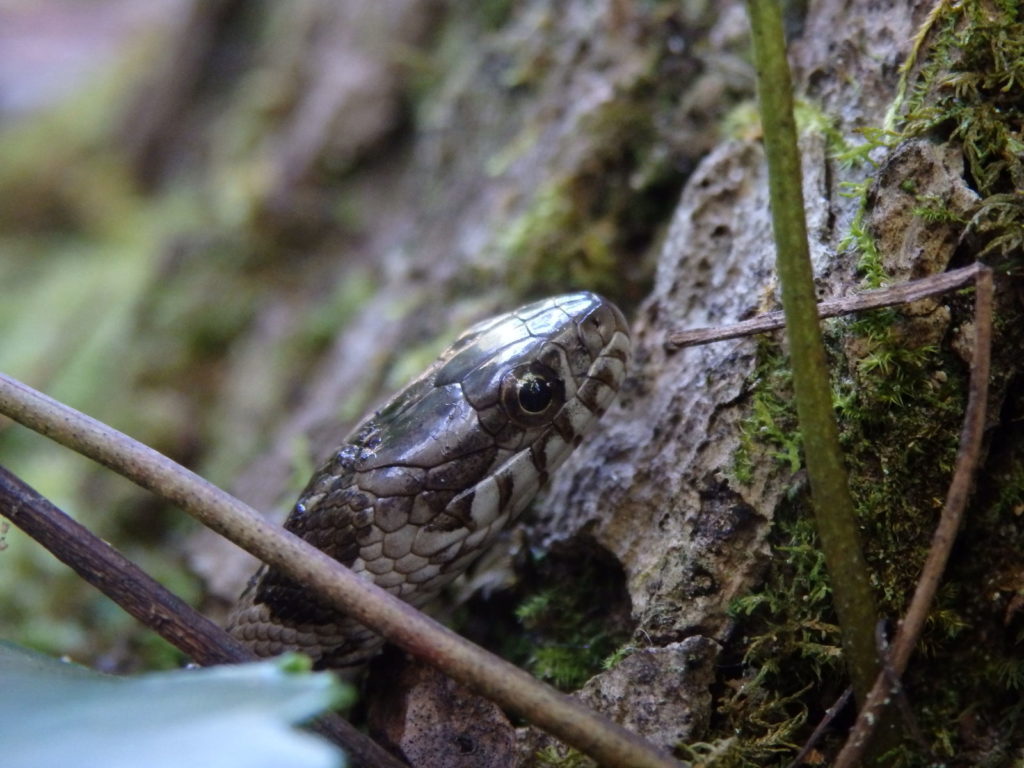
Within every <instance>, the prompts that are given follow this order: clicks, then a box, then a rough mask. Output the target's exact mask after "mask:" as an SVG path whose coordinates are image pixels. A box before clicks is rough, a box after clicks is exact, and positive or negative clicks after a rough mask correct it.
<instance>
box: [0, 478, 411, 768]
mask: <svg viewBox="0 0 1024 768" xmlns="http://www.w3.org/2000/svg"><path fill="white" fill-rule="evenodd" d="M0 515H3V516H4V517H6V518H7V519H8V520H10V521H11V522H12V523H14V524H15V525H16V526H18V528H20V529H21V530H22V531H24V532H25V533H26V534H28V535H29V536H31V537H32V538H33V539H35V540H36V541H37V542H39V543H40V544H41V545H42V546H43V547H45V548H46V549H48V550H49V551H50V552H51V553H52V554H53V555H54V556H55V557H56V558H57V559H58V560H60V561H61V562H62V563H64V564H65V565H67V566H69V567H70V568H71V569H72V570H74V571H75V573H77V574H78V575H79V576H81V577H82V578H83V579H84V580H85V581H87V582H89V583H90V584H92V585H93V586H94V587H96V588H97V589H98V590H100V591H101V592H102V593H103V594H105V595H106V596H107V597H109V598H110V599H111V600H113V601H114V602H115V603H117V604H118V605H119V606H121V607H122V608H123V609H124V610H125V611H126V612H127V613H128V614H130V615H131V616H133V617H135V618H136V619H137V620H138V621H139V622H140V623H142V624H144V625H145V626H147V627H149V628H150V629H152V630H153V631H154V632H156V633H157V634H159V635H160V636H161V637H163V638H164V639H165V640H167V641H168V642H169V643H171V644H172V645H173V646H175V647H176V648H178V649H179V650H181V651H182V652H183V653H185V654H187V655H188V656H189V657H190V658H191V659H192V660H193V661H195V662H196V663H197V664H201V665H203V666H210V665H214V664H238V663H241V662H246V661H254V660H255V658H256V657H255V656H253V654H252V653H251V652H250V651H249V650H248V649H247V648H246V647H245V646H243V645H242V644H241V643H239V642H238V641H237V640H236V639H235V638H234V637H232V636H231V635H229V634H228V633H227V632H225V631H224V630H223V629H221V628H220V627H218V626H217V625H216V624H214V623H213V622H212V621H210V620H209V619H207V618H206V617H205V616H203V615H202V614H201V613H199V612H198V611H196V610H195V609H194V608H193V607H192V606H191V605H189V604H188V603H186V602H185V601H184V600H182V599H181V598H180V597H178V596H177V595H175V594H174V593H173V592H171V591H170V590H168V589H167V588H166V587H164V586H163V585H162V584H160V583H159V582H158V581H156V580H155V579H154V578H152V577H151V576H150V575H149V574H147V573H146V572H145V571H143V570H142V569H141V568H139V567H138V566H137V565H135V563H133V562H132V561H131V560H129V559H128V558H126V557H125V556H124V555H122V554H121V553H120V552H118V551H117V550H116V549H114V548H113V547H112V546H111V545H110V544H108V543H107V542H105V541H103V540H102V539H100V538H99V537H98V536H96V535H94V534H93V533H92V532H91V531H90V530H89V529H88V528H86V527H85V526H83V525H82V524H81V523H79V522H77V521H75V520H73V519H72V518H70V517H69V516H68V515H67V514H65V513H64V512H63V511H61V510H60V509H58V508H57V507H56V506H54V505H53V504H52V503H50V501H48V500H47V499H46V498H44V497H43V496H41V495H40V494H39V493H38V492H37V491H35V490H34V489H33V488H31V487H30V486H28V485H27V484H26V483H24V482H23V481H22V480H20V479H18V478H17V477H15V476H14V475H13V474H11V473H10V472H9V471H8V470H7V469H5V468H4V467H0ZM313 727H314V728H315V729H316V730H318V731H320V732H321V733H323V734H324V735H325V736H328V737H329V738H331V739H332V740H333V741H334V742H335V743H337V744H338V745H339V746H341V747H343V748H344V749H345V752H346V754H347V755H348V757H349V758H350V759H351V760H352V761H354V763H355V764H356V765H361V766H366V767H367V768H371V767H375V768H404V767H405V763H403V762H401V761H400V760H398V759H397V758H395V757H394V756H393V755H392V754H391V753H390V752H387V751H386V750H384V748H383V747H381V746H380V745H379V744H377V743H376V742H375V741H373V740H372V739H370V738H369V737H368V736H366V735H365V734H363V733H361V732H360V731H358V730H357V729H356V728H354V727H353V726H352V725H351V724H350V723H348V722H347V721H346V720H345V719H344V718H342V717H341V716H340V715H337V714H333V715H327V716H324V717H321V718H318V719H317V720H316V721H315V722H314V724H313Z"/></svg>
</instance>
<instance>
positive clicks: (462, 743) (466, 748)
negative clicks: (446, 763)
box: [455, 734, 476, 755]
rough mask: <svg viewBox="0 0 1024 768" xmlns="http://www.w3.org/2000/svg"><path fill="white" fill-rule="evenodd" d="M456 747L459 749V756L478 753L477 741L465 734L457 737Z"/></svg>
mask: <svg viewBox="0 0 1024 768" xmlns="http://www.w3.org/2000/svg"><path fill="white" fill-rule="evenodd" d="M455 746H456V747H458V748H459V754H462V755H471V754H473V753H474V752H476V741H475V740H474V739H473V738H471V737H469V736H466V735H465V734H463V735H460V736H456V737H455Z"/></svg>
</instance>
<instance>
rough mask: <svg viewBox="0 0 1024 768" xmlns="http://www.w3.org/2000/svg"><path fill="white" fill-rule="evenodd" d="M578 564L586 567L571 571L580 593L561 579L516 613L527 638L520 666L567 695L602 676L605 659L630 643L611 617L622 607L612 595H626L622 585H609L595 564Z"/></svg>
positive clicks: (625, 631) (543, 585)
mask: <svg viewBox="0 0 1024 768" xmlns="http://www.w3.org/2000/svg"><path fill="white" fill-rule="evenodd" d="M578 563H579V564H581V565H582V567H574V568H573V569H572V579H573V583H574V584H578V585H579V587H578V588H574V589H565V587H564V581H563V580H562V579H554V580H553V581H552V580H549V579H547V578H544V579H543V580H542V581H541V582H539V584H538V586H539V589H538V590H537V591H535V592H533V594H531V595H530V596H529V597H527V598H526V599H524V600H523V601H522V602H521V603H520V604H519V606H518V607H517V608H516V617H517V618H518V619H519V622H520V624H521V625H522V629H523V630H524V631H525V636H526V642H525V643H524V644H523V645H522V646H520V651H521V652H525V653H524V657H523V658H521V659H520V661H521V662H522V663H523V664H524V666H526V668H527V669H529V670H530V671H531V672H532V673H533V674H534V675H536V676H537V677H539V678H541V679H542V680H547V681H548V682H550V683H552V684H553V685H554V686H556V687H557V688H560V689H562V690H565V691H572V690H575V689H577V688H579V687H580V686H581V685H583V684H584V683H585V682H586V681H587V680H589V679H590V678H591V677H592V676H594V675H596V674H597V673H598V672H601V671H602V670H603V669H604V668H605V663H604V662H605V661H606V659H608V658H609V657H610V656H611V654H613V653H614V652H615V650H616V649H617V648H618V647H620V646H621V645H622V644H623V643H624V642H625V641H626V640H627V639H628V638H629V630H628V629H627V628H626V627H625V626H624V625H623V623H622V621H621V617H619V616H615V615H610V614H609V609H613V610H612V614H614V609H616V607H617V604H618V603H621V601H622V597H621V595H620V594H616V595H612V594H611V593H612V592H616V593H620V592H621V591H622V584H621V582H620V581H619V579H618V578H615V579H612V580H610V579H609V576H608V574H607V572H606V571H605V570H604V569H602V567H601V566H600V564H599V563H598V562H597V561H596V560H593V559H585V560H582V561H578ZM556 570H561V568H556ZM551 575H553V574H551ZM613 582H614V583H613ZM552 584H558V586H552ZM627 602H628V599H627Z"/></svg>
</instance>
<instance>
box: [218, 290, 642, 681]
mask: <svg viewBox="0 0 1024 768" xmlns="http://www.w3.org/2000/svg"><path fill="white" fill-rule="evenodd" d="M629 356H630V340H629V328H628V325H627V324H626V320H625V318H624V317H623V315H622V313H621V312H620V311H619V310H618V308H616V307H615V306H614V305H613V304H611V303H610V302H608V301H607V300H605V299H603V298H601V297H600V296H597V295H595V294H593V293H589V292H580V293H571V294H567V295H564V296H558V297H555V298H551V299H547V300H544V301H539V302H536V303H533V304H529V305H527V306H524V307H521V308H519V309H517V310H515V311H514V312H509V313H507V314H504V315H499V316H497V317H494V318H492V319H490V320H485V321H483V322H481V323H478V324H477V325H474V326H473V327H471V328H470V329H469V330H467V331H466V332H465V333H463V334H462V335H461V336H460V337H459V338H458V339H457V340H456V341H455V342H454V344H452V346H451V347H449V348H448V349H447V350H445V352H444V353H443V354H442V355H441V356H440V357H439V358H438V359H437V360H436V361H435V362H434V363H433V364H432V365H431V366H430V367H429V368H428V369H427V370H426V371H424V372H423V374H421V375H420V376H419V377H418V378H416V379H415V380H414V381H412V382H411V383H410V384H409V385H408V386H407V387H406V388H405V389H403V390H402V391H401V392H399V393H398V394H397V395H395V396H394V397H393V398H392V399H391V400H390V401H389V402H388V403H387V404H386V405H385V406H384V407H383V408H381V409H380V410H379V411H377V412H375V413H374V414H373V415H372V416H370V417H369V418H367V419H366V420H365V421H363V422H362V423H361V424H360V425H359V426H358V427H356V428H355V430H354V431H353V432H352V434H351V435H349V437H348V439H347V440H346V441H345V443H344V444H343V445H342V446H341V447H340V448H339V449H338V450H337V451H335V452H334V453H333V455H331V457H330V458H329V459H328V460H327V461H326V462H325V463H324V465H323V466H321V467H320V468H319V469H318V470H317V471H316V473H315V474H314V475H313V477H312V479H311V480H310V481H309V484H308V485H307V486H306V489H305V490H304V491H303V492H302V494H301V495H300V497H299V499H298V502H297V503H296V504H295V507H294V509H293V510H292V511H291V513H290V515H289V516H288V519H287V521H286V522H285V527H286V528H287V529H288V530H290V531H292V532H293V533H296V534H298V535H299V536H301V537H302V538H304V539H305V540H306V541H308V542H309V543H311V544H313V545H314V546H316V547H318V548H319V549H321V550H323V551H324V552H326V553H327V554H329V555H330V556H331V557H333V558H335V559H336V560H338V561H340V562H341V563H342V564H344V565H346V566H348V567H349V568H351V569H352V570H353V571H355V572H356V573H357V574H360V575H362V576H363V577H364V578H368V579H372V580H373V581H374V582H376V583H377V584H378V585H379V586H381V587H383V588H384V589H386V590H388V591H389V592H391V593H392V594H394V595H397V596H398V597H400V598H402V599H403V600H405V601H406V602H408V603H411V604H413V605H415V606H421V605H423V604H424V603H426V602H427V601H429V600H430V599H431V598H433V597H435V596H436V595H437V594H438V593H439V592H440V591H441V589H442V588H443V587H444V586H445V585H446V584H448V583H450V582H451V581H452V580H453V579H455V578H456V577H457V576H458V575H459V574H461V573H462V572H463V571H465V569H466V568H467V567H468V566H469V564H470V563H471V562H472V561H473V560H475V559H476V558H477V557H478V556H479V555H481V554H482V553H483V552H484V551H485V550H486V549H487V548H488V547H489V546H490V545H491V544H492V543H493V542H494V540H495V539H496V538H497V536H498V534H499V533H500V532H501V531H502V530H503V529H505V528H506V527H507V526H508V525H509V524H510V523H511V522H512V521H513V520H515V519H516V517H517V516H518V515H519V514H520V513H521V512H522V511H523V509H524V508H525V507H526V506H527V504H529V502H530V500H531V499H532V498H533V496H534V494H535V493H536V492H537V490H538V489H539V488H540V487H541V486H542V485H543V484H544V483H545V481H546V480H547V479H548V476H549V475H550V473H551V472H552V471H554V470H555V469H556V468H557V467H558V466H559V465H560V464H561V463H562V462H563V461H564V460H565V458H566V457H567V456H568V455H569V453H570V452H571V451H572V449H573V448H575V447H576V446H577V445H579V443H580V441H581V440H582V439H583V436H584V434H585V433H586V432H587V431H588V430H589V429H590V428H591V426H592V425H593V424H594V423H595V422H596V421H597V419H598V417H599V416H601V415H602V414H603V413H604V412H605V410H606V409H607V408H608V406H609V405H610V404H611V402H612V400H613V399H614V398H615V395H616V393H617V391H618V389H619V385H620V384H621V383H622V380H623V377H624V376H625V370H626V365H627V363H628V362H629ZM228 629H229V631H230V632H231V633H232V634H233V635H234V636H235V637H237V638H238V639H239V640H241V641H242V642H243V643H244V644H246V645H247V646H248V647H249V648H250V649H251V650H252V651H253V652H254V653H255V654H256V655H258V656H274V655H277V654H279V653H282V652H284V651H288V650H298V651H301V652H303V653H306V654H309V655H310V656H312V657H313V660H314V663H315V666H316V667H318V668H341V667H351V666H355V665H359V664H361V663H363V662H365V661H367V660H368V659H369V658H370V657H372V656H373V655H374V654H375V653H376V652H377V651H378V650H379V648H380V646H381V645H382V644H383V640H382V639H381V638H380V637H379V636H378V635H376V634H375V633H374V632H373V631H372V630H370V629H368V628H367V627H365V626H363V625H362V624H360V623H358V622H356V621H355V620H353V619H351V618H348V617H346V616H345V615H343V614H339V613H338V612H337V611H336V610H335V609H332V608H330V607H328V606H326V605H323V604H322V603H320V602H318V601H317V600H316V599H315V598H313V597H311V596H310V595H309V594H307V592H306V590H305V589H304V588H303V586H302V585H301V584H298V583H296V582H294V581H292V580H290V579H289V578H287V577H285V576H283V575H281V574H280V573H278V572H276V571H274V570H273V569H268V568H267V567H266V566H264V567H262V568H261V569H260V570H259V571H257V572H256V574H255V575H254V576H253V577H252V579H251V580H250V582H249V585H248V587H247V588H246V590H245V592H243V594H242V596H241V598H240V599H239V601H238V605H237V606H236V607H235V610H234V611H233V612H232V615H231V617H230V618H229V622H228Z"/></svg>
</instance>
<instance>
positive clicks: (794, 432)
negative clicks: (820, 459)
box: [732, 338, 803, 485]
mask: <svg viewBox="0 0 1024 768" xmlns="http://www.w3.org/2000/svg"><path fill="white" fill-rule="evenodd" d="M792 385H793V375H792V372H791V371H790V370H789V368H788V367H787V363H786V358H785V355H784V354H783V351H782V348H781V346H780V345H779V344H778V343H777V342H775V341H771V340H768V339H766V338H762V339H760V340H759V342H758V350H757V367H756V368H755V369H754V375H753V377H752V378H751V382H750V388H751V391H752V399H751V410H750V415H749V416H748V417H747V419H746V420H745V421H744V422H743V425H742V427H741V429H740V445H739V449H738V450H737V451H736V453H735V454H734V455H733V468H732V470H733V475H734V477H735V478H736V480H737V481H738V482H739V483H741V484H743V485H746V484H748V483H749V482H750V480H751V472H752V470H753V467H754V461H755V459H757V460H759V457H761V456H763V455H764V453H765V451H767V452H768V454H769V455H770V457H771V458H773V459H775V460H776V461H778V462H780V463H781V464H782V465H783V466H784V467H786V468H787V469H788V470H789V471H790V472H793V473H795V472H796V471H797V470H799V469H800V467H801V466H803V459H802V457H801V455H800V450H801V441H800V433H799V431H798V429H797V423H796V412H795V411H794V410H793V398H792Z"/></svg>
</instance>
